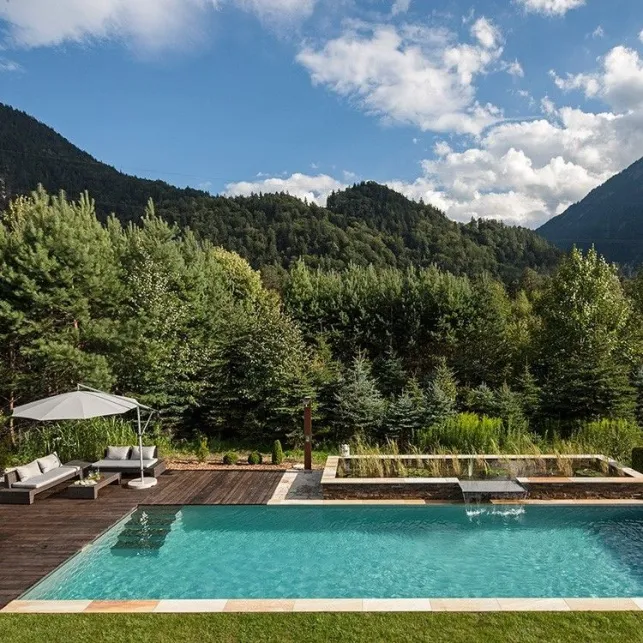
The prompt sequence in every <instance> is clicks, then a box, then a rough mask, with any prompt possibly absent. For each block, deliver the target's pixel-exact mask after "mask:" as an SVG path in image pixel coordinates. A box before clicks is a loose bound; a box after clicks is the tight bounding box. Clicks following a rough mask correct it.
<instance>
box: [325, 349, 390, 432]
mask: <svg viewBox="0 0 643 643" xmlns="http://www.w3.org/2000/svg"><path fill="white" fill-rule="evenodd" d="M334 406H335V409H334V411H335V412H334V416H335V439H336V440H337V441H338V442H347V441H349V440H350V439H351V438H353V437H354V436H356V435H360V436H362V437H363V438H366V439H371V438H373V437H375V436H376V435H377V433H378V432H379V430H380V428H381V426H382V420H383V417H384V411H385V403H384V398H383V397H382V394H381V393H380V392H379V390H378V388H377V383H376V381H375V379H374V377H373V375H372V370H371V364H370V362H369V361H368V360H367V359H366V358H365V357H364V356H363V355H362V354H359V355H357V356H356V357H355V358H354V360H353V364H352V366H351V368H350V369H348V371H346V372H345V373H344V374H343V376H342V378H341V380H340V386H339V389H338V391H337V393H336V394H335V405H334Z"/></svg>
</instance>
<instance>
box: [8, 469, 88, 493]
mask: <svg viewBox="0 0 643 643" xmlns="http://www.w3.org/2000/svg"><path fill="white" fill-rule="evenodd" d="M76 473H78V467H57V468H56V469H51V470H50V471H47V473H41V474H40V475H37V476H33V477H32V478H28V479H27V480H20V482H14V483H13V484H12V485H11V486H12V487H16V488H17V489H40V487H44V486H45V485H48V484H51V483H52V482H56V481H57V480H63V479H65V478H68V477H70V476H71V475H73V474H76Z"/></svg>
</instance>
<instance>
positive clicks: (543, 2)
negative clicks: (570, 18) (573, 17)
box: [516, 0, 585, 16]
mask: <svg viewBox="0 0 643 643" xmlns="http://www.w3.org/2000/svg"><path fill="white" fill-rule="evenodd" d="M516 2H517V3H518V4H519V5H521V6H522V7H524V8H525V9H526V10H527V11H530V12H532V13H542V14H544V15H547V16H563V15H565V14H566V13H567V12H568V11H570V10H571V9H577V8H578V7H582V6H583V5H584V4H585V0H516Z"/></svg>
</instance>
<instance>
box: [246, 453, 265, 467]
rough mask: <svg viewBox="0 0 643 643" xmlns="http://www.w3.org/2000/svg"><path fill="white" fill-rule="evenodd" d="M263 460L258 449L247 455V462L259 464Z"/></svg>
mask: <svg viewBox="0 0 643 643" xmlns="http://www.w3.org/2000/svg"><path fill="white" fill-rule="evenodd" d="M262 462H263V457H262V456H261V453H259V451H253V452H252V453H251V454H250V455H249V456H248V464H261V463H262Z"/></svg>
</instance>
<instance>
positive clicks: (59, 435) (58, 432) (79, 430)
mask: <svg viewBox="0 0 643 643" xmlns="http://www.w3.org/2000/svg"><path fill="white" fill-rule="evenodd" d="M143 442H144V443H145V444H156V445H157V446H159V447H160V448H161V449H163V448H164V446H166V444H168V443H169V441H168V438H167V437H164V436H162V435H160V434H159V433H158V432H155V431H150V432H146V434H145V435H144V437H143ZM135 444H138V437H137V435H136V431H135V427H134V424H133V423H131V422H126V421H124V420H122V419H121V418H94V419H91V420H78V421H74V422H60V423H56V424H40V425H35V426H34V427H32V428H30V429H29V430H27V431H23V432H22V433H21V434H20V436H19V439H18V444H17V445H16V447H15V449H14V450H13V454H12V460H13V464H24V463H25V462H29V461H31V460H34V459H36V458H42V457H43V456H44V455H47V454H48V453H52V452H56V453H57V454H58V457H59V458H60V459H61V460H62V461H63V462H67V461H69V460H85V461H87V462H94V461H96V460H99V459H100V458H102V457H103V454H104V452H105V449H106V448H107V447H108V446H109V445H135Z"/></svg>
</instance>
